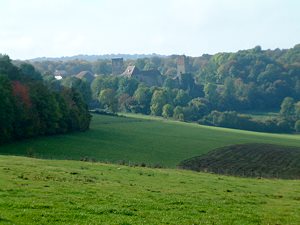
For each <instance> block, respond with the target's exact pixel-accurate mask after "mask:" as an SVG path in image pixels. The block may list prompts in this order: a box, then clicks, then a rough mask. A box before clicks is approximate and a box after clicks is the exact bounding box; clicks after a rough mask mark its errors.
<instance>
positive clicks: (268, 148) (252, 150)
mask: <svg viewBox="0 0 300 225" xmlns="http://www.w3.org/2000/svg"><path fill="white" fill-rule="evenodd" d="M179 167H180V168H183V169H191V170H195V171H209V172H213V173H218V174H229V175H237V176H247V177H272V178H285V179H287V178H288V179H299V178H300V148H299V147H298V148H296V147H287V146H281V145H271V144H255V143H254V144H242V145H231V146H225V147H222V148H218V149H216V150H214V151H210V152H208V153H207V154H204V155H201V156H198V157H193V158H191V159H187V160H184V161H182V162H181V163H180V164H179Z"/></svg>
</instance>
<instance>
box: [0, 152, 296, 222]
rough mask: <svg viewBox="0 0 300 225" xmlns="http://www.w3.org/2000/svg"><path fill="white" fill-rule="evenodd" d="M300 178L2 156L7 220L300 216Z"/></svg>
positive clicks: (0, 206) (2, 210) (0, 197)
mask: <svg viewBox="0 0 300 225" xmlns="http://www.w3.org/2000/svg"><path fill="white" fill-rule="evenodd" d="M299 189H300V181H299V180H297V181H294V180H268V179H248V178H236V177H227V176H220V175H213V174H207V173H197V172H192V171H182V170H176V169H150V168H141V167H128V166H120V165H111V164H101V163H91V162H78V161H64V160H58V161H57V160H41V159H33V158H24V157H14V156H0V224H7V225H9V224H21V225H22V224H30V225H33V224H39V225H41V224H119V225H131V224H132V225H133V224H149V225H156V224H174V225H175V224H186V225H189V224H190V225H192V224H223V225H226V224H230V225H232V224H237V225H240V224H251V225H253V224H289V225H293V224H295V225H296V224H299V223H300V214H299V211H300V192H299Z"/></svg>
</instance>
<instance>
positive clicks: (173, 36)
mask: <svg viewBox="0 0 300 225" xmlns="http://www.w3.org/2000/svg"><path fill="white" fill-rule="evenodd" d="M299 12H300V1H299V0H0V15H1V17H0V18H1V19H0V53H2V54H8V55H9V56H10V57H11V58H12V59H31V58H35V57H44V56H45V57H61V56H72V55H78V54H88V55H91V54H94V55H100V54H111V53H114V54H117V53H122V54H151V53H157V54H163V55H170V54H186V55H190V56H200V55H202V54H215V53H217V52H235V51H238V50H240V49H249V48H253V47H255V46H257V45H260V46H261V47H262V48H263V49H275V48H291V47H293V46H294V45H296V44H299V43H300V13H299Z"/></svg>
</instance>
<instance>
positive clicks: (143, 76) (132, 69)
mask: <svg viewBox="0 0 300 225" xmlns="http://www.w3.org/2000/svg"><path fill="white" fill-rule="evenodd" d="M121 76H124V77H128V78H135V79H137V80H138V81H140V82H143V83H145V84H146V85H148V86H155V85H159V86H160V85H162V83H163V80H162V76H161V73H160V72H159V71H158V70H156V69H152V70H139V69H138V68H137V67H136V66H128V67H127V68H126V70H125V71H124V72H123V73H122V74H121Z"/></svg>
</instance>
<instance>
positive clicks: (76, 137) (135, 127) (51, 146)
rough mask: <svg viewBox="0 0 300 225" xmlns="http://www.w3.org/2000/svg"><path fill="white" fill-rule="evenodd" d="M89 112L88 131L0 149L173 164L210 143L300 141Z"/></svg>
mask: <svg viewBox="0 0 300 225" xmlns="http://www.w3.org/2000/svg"><path fill="white" fill-rule="evenodd" d="M126 116H127V117H113V116H104V115H95V114H94V115H93V119H92V123H91V128H90V130H89V131H87V132H83V133H80V132H77V133H71V134H65V135H56V136H48V137H40V138H36V139H28V140H22V141H20V142H15V143H11V144H7V145H4V146H0V154H2V155H17V156H30V157H37V158H44V159H64V160H88V161H100V162H111V163H120V162H122V163H126V164H135V163H138V164H141V163H144V164H146V165H147V166H163V167H169V168H175V167H176V165H178V163H179V162H181V161H182V160H184V159H188V158H191V157H194V156H199V155H202V154H204V153H207V152H209V151H211V150H213V149H215V148H219V147H223V146H228V145H233V144H243V143H270V144H280V145H289V146H300V135H290V134H270V133H258V132H250V131H242V130H234V129H226V128H218V127H208V126H201V125H198V124H192V123H183V122H178V121H172V120H164V119H162V118H154V117H149V116H140V115H126Z"/></svg>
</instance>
